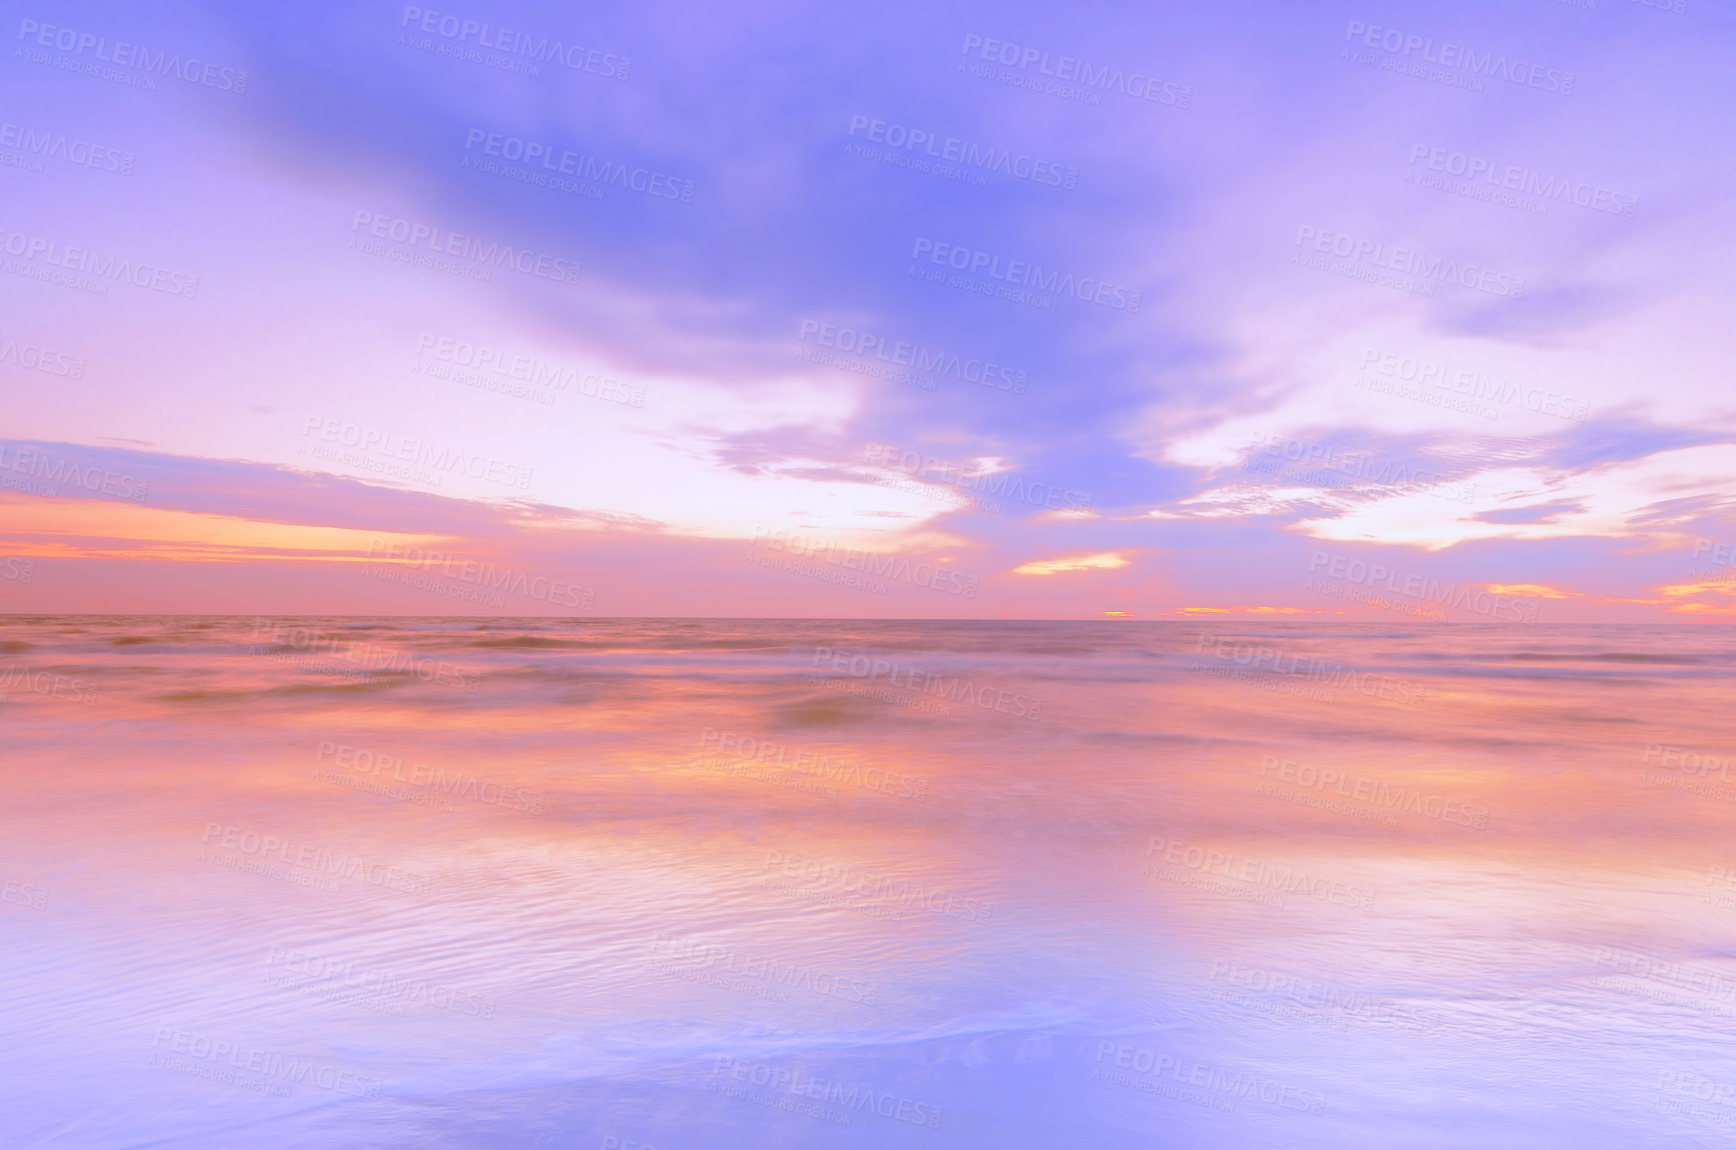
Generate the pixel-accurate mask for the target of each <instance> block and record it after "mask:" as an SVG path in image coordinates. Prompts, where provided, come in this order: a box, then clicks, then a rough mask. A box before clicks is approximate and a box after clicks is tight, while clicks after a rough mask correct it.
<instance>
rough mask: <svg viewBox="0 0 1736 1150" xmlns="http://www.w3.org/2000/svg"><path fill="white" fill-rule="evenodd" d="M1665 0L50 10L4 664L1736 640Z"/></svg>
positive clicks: (26, 49) (1720, 288)
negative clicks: (652, 639) (107, 645)
mask: <svg viewBox="0 0 1736 1150" xmlns="http://www.w3.org/2000/svg"><path fill="white" fill-rule="evenodd" d="M1591 2H1592V0H1587V3H1588V4H1589V3H1591ZM1668 4H1669V0H1658V3H1657V4H1652V5H1646V4H1641V3H1637V2H1633V0H1595V7H1587V6H1584V5H1579V4H1567V3H1553V2H1550V0H1509V2H1505V3H1499V4H1496V3H1461V4H1450V5H1449V4H1440V3H1422V2H1409V0H1406V2H1390V3H1381V2H1368V3H1355V4H1336V3H1334V4H1328V5H1306V6H1296V5H1282V4H1257V5H1256V4H1249V3H1238V4H1233V5H1230V6H1223V5H1212V6H1199V5H1194V6H1183V5H1167V6H1163V9H1162V10H1159V11H1151V10H1149V8H1148V7H1142V6H1134V5H1122V6H1107V5H1086V6H1079V5H1073V6H1068V7H1066V8H1065V9H1054V8H1053V6H1048V5H1043V6H1039V5H1021V6H1015V7H1009V6H1006V5H977V6H974V10H973V8H972V7H971V6H961V5H953V6H950V7H949V10H948V11H946V12H944V13H937V12H935V11H933V10H932V6H928V5H883V4H876V5H858V6H855V7H849V8H842V7H837V6H833V7H831V8H828V9H826V10H824V11H821V10H816V9H814V8H812V7H811V6H804V7H795V6H789V7H787V8H780V7H776V6H768V5H754V6H751V7H744V6H737V7H736V8H735V9H734V10H728V9H721V8H719V7H717V6H715V5H685V6H674V7H672V6H667V5H666V6H662V7H660V8H658V9H656V10H655V11H637V10H635V11H629V12H623V13H616V12H607V11H603V10H601V9H598V10H593V11H580V10H575V9H572V8H571V7H570V6H566V5H555V4H540V5H538V4H504V3H495V4H489V5H487V6H483V5H472V6H470V7H467V8H461V7H452V8H445V7H442V8H432V7H429V8H422V7H416V6H391V5H359V4H353V5H339V4H320V5H317V6H315V7H313V8H307V7H302V6H281V5H217V4H182V5H175V6H170V5H165V6H162V7H160V8H156V9H154V10H153V12H152V13H151V14H149V15H148V16H147V15H145V14H143V13H141V12H139V11H138V10H137V9H136V8H134V7H133V6H130V5H123V4H115V3H106V4H94V3H68V4H56V5H46V4H44V5H39V6H35V7H32V6H29V5H26V6H24V7H22V8H20V7H17V6H13V8H12V9H11V15H9V16H8V17H6V21H7V22H6V23H5V24H4V26H3V28H0V32H3V35H4V37H5V38H6V40H7V42H8V44H9V50H8V51H7V52H6V53H5V54H4V62H3V64H0V93H3V101H0V189H3V195H0V203H3V204H4V207H3V209H0V249H3V252H4V264H3V271H4V273H5V274H4V275H0V292H3V293H4V296H3V298H4V304H5V306H4V307H3V308H0V387H3V388H4V389H5V395H6V403H5V408H4V410H5V420H4V425H3V426H0V436H4V438H3V439H0V610H11V611H36V610H55V611H236V612H271V611H281V612H294V611H329V612H354V613H373V612H388V613H399V614H471V613H504V614H537V613H550V612H552V613H561V614H573V613H593V614H601V615H637V614H649V615H657V614H671V615H785V614H788V615H827V616H959V617H998V616H1043V617H1101V616H1102V615H1103V614H1104V613H1124V614H1128V615H1132V616H1135V617H1140V618H1149V617H1163V616H1174V615H1178V614H1183V615H1185V614H1194V615H1199V614H1213V613H1216V612H1227V613H1230V614H1238V613H1243V612H1246V611H1249V610H1251V609H1260V610H1262V611H1266V612H1270V611H1274V610H1280V609H1281V610H1283V611H1288V612H1314V613H1320V614H1322V615H1324V616H1327V617H1342V618H1346V619H1399V618H1444V619H1448V620H1458V621H1467V622H1515V623H1519V622H1527V621H1544V622H1549V621H1563V622H1567V621H1588V620H1616V621H1641V620H1654V619H1675V620H1682V621H1690V620H1695V619H1705V620H1712V619H1718V618H1720V617H1728V616H1729V615H1730V614H1732V613H1733V612H1736V597H1732V595H1731V588H1732V586H1733V585H1736V584H1733V582H1732V580H1736V566H1732V563H1736V555H1733V554H1732V551H1733V548H1732V543H1733V542H1736V514H1733V513H1732V506H1731V492H1732V485H1731V481H1730V477H1731V476H1732V474H1736V448H1733V447H1732V446H1731V443H1732V428H1733V427H1736V421H1733V418H1732V406H1733V405H1732V400H1731V398H1730V397H1731V394H1732V393H1731V389H1730V387H1729V382H1728V371H1729V368H1728V365H1729V363H1730V362H1731V360H1732V355H1731V347H1730V343H1731V334H1730V333H1731V325H1730V324H1729V322H1728V316H1729V314H1730V312H1731V305H1732V300H1731V298H1730V296H1731V293H1730V291H1729V286H1728V285H1729V281H1730V277H1729V274H1728V272H1727V270H1725V269H1726V266H1727V264H1728V262H1729V261H1728V259H1727V258H1726V256H1727V253H1728V250H1729V248H1730V220H1731V215H1730V212H1729V201H1730V193H1729V189H1730V188H1731V186H1732V172H1731V159H1730V149H1729V148H1728V147H1726V146H1724V145H1723V144H1722V143H1719V141H1722V140H1723V139H1724V137H1725V135H1726V134H1727V132H1726V128H1727V124H1726V122H1727V120H1728V110H1729V109H1730V108H1731V107H1732V106H1736V93H1733V92H1732V88H1733V87H1736V69H1732V68H1731V67H1730V49H1731V47H1732V44H1733V43H1736V36H1733V32H1736V13H1733V12H1732V11H1731V10H1730V7H1729V5H1728V4H1725V3H1712V2H1710V0H1686V5H1685V10H1683V11H1675V10H1672V9H1671V8H1670V7H1668ZM556 584H559V585H560V586H562V587H565V588H568V590H569V591H570V592H571V593H570V594H569V593H565V592H555V591H553V590H551V588H552V587H553V586H555V585H556ZM575 588H577V589H582V593H581V592H580V591H577V590H573V589H575ZM581 599H582V600H583V601H584V603H585V606H584V607H583V608H580V607H577V606H575V605H574V601H577V600H581Z"/></svg>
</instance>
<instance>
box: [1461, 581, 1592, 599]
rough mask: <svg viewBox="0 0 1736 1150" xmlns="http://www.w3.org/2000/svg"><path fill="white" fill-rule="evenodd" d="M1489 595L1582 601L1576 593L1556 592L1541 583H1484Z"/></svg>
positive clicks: (1581, 596)
mask: <svg viewBox="0 0 1736 1150" xmlns="http://www.w3.org/2000/svg"><path fill="white" fill-rule="evenodd" d="M1483 588H1484V590H1486V591H1488V592H1489V594H1491V595H1511V596H1517V597H1519V598H1522V599H1582V598H1584V596H1583V595H1581V594H1580V593H1579V592H1578V591H1558V590H1556V589H1555V588H1554V587H1549V586H1545V585H1544V584H1542V583H1485V584H1483Z"/></svg>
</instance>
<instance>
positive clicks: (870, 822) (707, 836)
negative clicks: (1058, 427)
mask: <svg viewBox="0 0 1736 1150" xmlns="http://www.w3.org/2000/svg"><path fill="white" fill-rule="evenodd" d="M4 622H5V627H4V631H3V636H0V639H3V643H0V691H3V692H4V701H3V702H0V731H3V732H4V744H3V745H4V748H5V754H4V758H5V780H6V796H7V801H6V802H5V804H4V805H3V807H0V881H4V882H5V884H6V887H5V892H6V893H5V900H4V902H3V903H0V963H3V968H0V976H3V979H4V988H5V989H4V994H5V1003H6V1009H5V1011H4V1014H3V1016H0V1017H3V1021H0V1068H3V1073H0V1144H4V1145H5V1146H8V1147H38V1146H41V1147H92V1148H99V1147H100V1148H119V1147H144V1146H152V1147H185V1148H188V1150H193V1148H199V1150H204V1148H213V1150H215V1148H228V1147H236V1146H248V1147H261V1148H264V1147H306V1146H321V1147H381V1146H405V1147H410V1146H415V1147H454V1148H457V1147H514V1148H517V1147H544V1146H546V1147H569V1146H570V1147H604V1148H609V1147H614V1148H629V1147H633V1146H635V1145H637V1146H642V1147H647V1148H656V1150H698V1148H717V1147H811V1146H828V1147H869V1146H913V1147H936V1148H938V1147H984V1146H995V1147H1061V1146H1092V1147H1105V1148H1121V1147H1127V1148H1133V1147H1139V1148H1152V1147H1202V1148H1203V1147H1238V1148H1242V1147H1307V1148H1313V1147H1320V1148H1323V1150H1324V1148H1328V1147H1330V1148H1342V1147H1364V1146H1366V1147H1391V1146H1404V1147H1417V1148H1421V1147H1443V1148H1444V1147H1455V1148H1457V1147H1464V1146H1467V1145H1476V1146H1480V1147H1484V1148H1487V1150H1496V1148H1506V1147H1515V1148H1517V1147H1569V1146H1571V1147H1581V1148H1590V1147H1611V1148H1615V1147H1621V1148H1624V1150H1625V1148H1633V1147H1680V1146H1728V1145H1731V1144H1732V1140H1736V1052H1733V1050H1732V1044H1731V1042H1730V1039H1729V1035H1730V1033H1731V1029H1732V1027H1733V1026H1736V883H1732V881H1731V876H1732V875H1733V874H1736V835H1732V833H1731V832H1732V830H1733V829H1736V819H1733V817H1732V816H1733V814H1736V779H1731V778H1730V777H1729V760H1730V757H1731V756H1732V754H1736V731H1733V729H1732V727H1733V724H1732V722H1731V719H1730V708H1729V704H1730V700H1731V698H1732V697H1736V695H1733V692H1732V673H1733V671H1736V643H1733V642H1732V640H1731V639H1730V637H1729V635H1728V633H1727V632H1726V631H1723V630H1721V629H1714V628H1697V627H1647V626H1559V627H1543V626H1512V627H1502V626H1483V627H1478V626H1442V625H1434V624H1431V625H1427V626H1419V627H1414V628H1413V627H1403V626H1395V625H1387V626H1379V627H1377V626H1365V627H1355V626H1342V627H1332V628H1322V627H1320V626H1319V625H1317V624H1292V623H1286V622H1274V623H1270V624H1268V623H1260V624H1258V625H1254V626H1249V625H1246V624H1228V623H1208V624H1203V625H1194V624H1184V623H1147V622H1139V621H1126V620H1123V621H1114V622H1105V623H1073V622H1050V623H1045V622H993V623H983V622H969V623H966V622H955V623H948V622H929V621H923V622H828V621H800V622H791V621H741V620H724V621H706V620H658V621H629V620H585V621H567V620H560V621H551V620H500V619H489V620H464V619H435V618H429V619H404V618H391V619H384V618H382V619H374V620H366V619H355V618H298V619H277V620H254V619H233V618H216V617H213V618H197V617H187V616H175V617H153V618H143V617H94V616H66V617H28V618H24V617H15V618H10V619H6V620H4Z"/></svg>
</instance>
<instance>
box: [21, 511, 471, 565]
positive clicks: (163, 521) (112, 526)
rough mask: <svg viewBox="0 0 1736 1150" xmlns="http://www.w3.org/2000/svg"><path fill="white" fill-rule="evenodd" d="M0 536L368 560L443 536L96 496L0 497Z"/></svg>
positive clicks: (211, 557) (33, 546)
mask: <svg viewBox="0 0 1736 1150" xmlns="http://www.w3.org/2000/svg"><path fill="white" fill-rule="evenodd" d="M0 539H4V540H5V541H6V547H7V550H8V551H9V552H10V553H11V554H15V555H20V556H28V557H33V558H55V559H99V558H100V559H158V560H161V559H169V560H179V561H182V562H195V563H201V562H203V563H211V562H217V563H223V562H234V561H237V560H243V559H320V560H327V561H330V562H338V563H354V562H366V561H367V554H368V549H369V548H370V547H371V546H377V545H378V544H379V543H380V542H381V541H382V540H383V541H385V542H386V543H402V544H404V545H406V546H414V547H428V546H429V545H431V544H437V543H442V542H447V541H449V537H448V536H445V535H424V534H404V533H400V532H390V531H364V530H358V529H354V528H349V527H319V526H308V525H304V524H294V523H273V522H269V521H266V520H258V519H245V518H239V517H236V516H230V515H214V514H210V513H208V512H198V511H171V510H168V509H166V508H161V507H147V506H141V505H139V504H136V503H121V502H112V501H107V500H94V499H67V500H58V499H57V500H29V501H23V500H9V501H3V502H0Z"/></svg>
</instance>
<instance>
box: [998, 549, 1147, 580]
mask: <svg viewBox="0 0 1736 1150" xmlns="http://www.w3.org/2000/svg"><path fill="white" fill-rule="evenodd" d="M1128 562H1129V561H1128V559H1127V558H1126V557H1125V556H1123V555H1122V554H1120V553H1119V552H1116V551H1105V552H1103V553H1102V554H1100V555H1076V556H1074V557H1073V558H1071V559H1041V560H1032V561H1031V562H1029V563H1025V564H1023V565H1021V566H1018V567H1015V568H1013V574H1014V575H1058V574H1060V573H1061V572H1063V571H1113V570H1115V569H1117V568H1120V567H1126V566H1127V565H1128Z"/></svg>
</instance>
